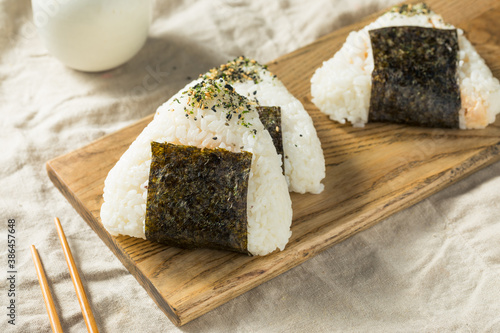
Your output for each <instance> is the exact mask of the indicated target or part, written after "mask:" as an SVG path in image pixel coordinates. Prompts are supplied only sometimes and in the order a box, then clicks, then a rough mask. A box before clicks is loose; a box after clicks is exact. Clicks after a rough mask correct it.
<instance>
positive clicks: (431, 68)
mask: <svg viewBox="0 0 500 333" xmlns="http://www.w3.org/2000/svg"><path fill="white" fill-rule="evenodd" d="M369 34H370V39H371V43H372V48H373V59H374V62H375V67H374V70H373V73H372V89H371V98H370V110H369V121H380V122H394V123H403V124H409V125H419V126H427V127H445V128H446V127H448V128H458V125H459V122H458V111H459V110H460V107H461V100H460V89H459V86H458V82H457V79H458V78H457V66H458V38H457V32H456V30H445V29H434V28H423V27H414V26H402V27H389V28H381V29H376V30H371V31H369Z"/></svg>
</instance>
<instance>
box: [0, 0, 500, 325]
mask: <svg viewBox="0 0 500 333" xmlns="http://www.w3.org/2000/svg"><path fill="white" fill-rule="evenodd" d="M395 2H396V1H392V0H371V1H370V0H357V1H347V0H338V1H326V0H317V1H314V2H312V1H309V2H306V1H286V0H280V1H263V0H254V1H244V0H225V1H222V0H219V1H206V0H199V1H194V0H169V1H157V2H156V3H155V5H154V16H153V22H152V26H151V30H150V34H149V39H148V41H147V42H146V44H145V46H144V47H143V48H142V50H141V51H140V52H139V53H138V54H137V56H135V57H134V58H133V59H132V60H130V61H129V62H128V63H127V64H125V65H123V66H121V67H118V68H116V69H114V70H110V71H106V72H103V73H95V74H89V73H82V72H77V71H74V70H71V69H68V68H66V67H64V65H62V64H61V63H60V62H59V61H58V60H57V59H55V58H54V57H52V56H51V55H50V54H48V52H47V51H46V50H45V48H44V46H43V45H42V43H41V40H40V39H39V37H38V35H37V34H36V31H35V29H34V25H33V23H32V21H31V20H32V18H31V8H30V2H29V1H27V0H0V148H1V149H0V151H1V153H0V172H1V174H0V211H1V212H2V214H1V216H2V222H1V228H0V230H1V236H0V244H2V246H1V248H2V250H1V253H2V255H1V258H2V259H1V260H0V267H1V271H2V274H0V276H1V279H0V287H1V294H0V307H1V308H2V309H4V310H2V311H0V314H1V316H0V331H2V332H49V331H50V324H49V319H48V316H47V312H46V309H45V306H44V303H43V299H42V294H41V290H40V287H39V285H38V281H37V278H36V273H35V269H34V266H33V262H32V259H31V255H30V251H29V246H30V245H31V244H35V245H36V246H37V248H38V250H39V252H40V256H41V259H42V262H43V265H44V267H45V270H46V273H47V277H48V280H49V283H50V286H51V289H52V293H53V296H54V300H55V303H56V308H57V311H58V313H59V316H60V319H61V323H62V326H63V329H64V330H65V332H84V331H85V323H84V321H83V318H82V315H81V312H80V308H79V305H78V301H77V298H76V295H75V291H74V289H73V285H72V283H71V279H70V275H69V272H68V269H67V266H66V263H65V261H64V257H63V253H62V249H61V246H60V244H59V241H58V238H57V234H56V229H55V227H54V223H53V217H54V216H59V217H60V219H61V222H62V224H63V227H64V230H65V233H66V236H67V238H68V242H69V244H70V246H71V248H72V251H73V255H74V258H75V261H76V263H77V266H78V267H79V270H80V272H81V273H82V280H83V284H84V286H85V288H86V290H87V294H88V297H89V299H90V303H91V304H92V307H93V310H94V315H95V317H96V320H97V324H98V326H99V328H100V330H101V332H160V331H163V332H360V331H369V332H388V331H391V332H417V331H418V332H457V331H458V332H498V331H500V315H499V314H500V300H499V293H500V246H499V244H500V222H499V220H500V210H499V206H500V205H499V202H500V191H499V190H498V189H499V188H500V176H499V175H500V163H495V164H493V165H491V166H490V167H488V168H485V169H483V170H481V171H479V172H477V173H475V174H473V175H471V176H469V177H467V178H466V179H464V180H462V181H460V182H458V183H456V184H454V185H452V186H450V187H449V188H447V189H445V190H443V191H441V192H439V193H437V194H435V195H433V196H431V197H430V198H428V199H426V200H423V201H422V202H420V203H418V204H416V205H414V206H413V207H411V208H408V209H406V210H404V211H402V212H400V213H398V214H395V215H393V216H391V217H390V218H387V219H385V220H384V221H382V222H381V223H379V224H377V225H376V226H374V227H372V228H370V229H368V230H366V231H363V232H361V233H359V234H357V235H355V236H353V237H351V238H349V239H347V240H345V241H343V242H341V243H339V244H337V245H335V246H333V247H331V248H329V249H328V250H326V251H324V252H323V253H321V254H319V255H317V256H316V257H314V258H312V259H310V260H308V261H306V262H305V263H303V264H301V265H300V266H298V267H296V268H294V269H291V270H290V271H288V272H286V273H284V274H282V275H280V276H278V277H276V278H275V279H273V280H271V281H269V282H267V283H264V284H262V285H260V286H258V287H257V288H255V289H253V290H251V291H249V292H247V293H245V294H243V295H241V296H239V297H237V298H235V299H233V300H231V301H229V302H227V303H226V304H223V305H222V306H220V307H218V308H216V309H215V310H213V311H211V312H209V313H207V314H205V315H203V316H202V317H200V318H198V319H196V320H194V321H192V322H190V323H188V324H186V325H185V326H183V327H181V328H176V327H175V326H174V325H173V324H172V323H171V322H170V320H169V319H168V318H167V317H166V315H165V314H164V313H163V312H162V311H161V310H160V309H159V308H158V307H157V306H156V304H155V303H154V302H153V300H152V299H151V298H150V297H149V296H148V294H147V293H146V291H145V290H144V289H143V288H142V287H141V286H140V285H139V283H138V282H137V281H136V279H135V278H134V277H133V276H132V275H131V274H130V273H129V272H128V271H127V270H126V269H125V267H124V266H123V265H122V264H121V263H120V261H119V260H118V259H117V258H116V257H115V256H114V255H113V254H112V253H111V251H110V250H109V249H108V248H107V247H106V246H105V245H104V243H103V242H102V241H101V240H100V239H99V237H98V236H97V235H96V234H95V233H94V232H93V231H92V230H91V228H90V227H89V226H88V225H87V223H86V222H85V221H84V220H83V219H82V218H81V217H80V216H79V215H78V213H77V212H76V211H75V210H74V209H73V208H72V206H71V205H70V204H69V203H68V201H67V200H66V199H65V198H64V197H63V195H62V194H61V193H60V192H59V191H58V190H57V189H56V188H55V187H54V186H53V184H52V183H51V182H50V180H49V178H48V176H47V173H46V170H45V162H46V161H48V160H50V159H52V158H55V157H57V156H59V155H61V154H64V153H68V152H71V151H73V150H75V149H77V148H79V147H82V146H84V145H86V144H88V143H90V142H92V141H93V140H95V139H98V138H100V137H102V136H104V135H106V134H110V133H113V132H115V131H117V130H119V129H121V128H123V127H125V126H127V125H129V124H131V123H133V122H134V121H136V120H138V119H141V118H143V117H145V116H147V115H149V114H151V113H153V112H154V111H155V110H156V108H157V107H158V106H159V105H160V104H162V103H163V102H164V101H166V100H167V99H168V98H169V97H170V96H171V95H172V94H174V93H175V92H177V91H178V90H179V89H180V88H181V87H183V86H184V85H185V84H186V83H187V82H188V81H190V80H192V79H194V78H196V77H197V76H198V75H199V74H200V73H203V72H205V71H206V70H208V69H209V68H211V67H213V66H217V65H219V64H221V63H223V62H225V61H227V60H229V59H232V58H234V57H236V56H239V55H241V54H245V55H247V56H249V57H251V58H255V59H257V60H259V61H260V62H262V63H265V62H268V61H271V60H273V59H274V58H276V57H278V56H281V55H284V54H286V53H288V52H291V51H293V50H295V49H297V48H299V47H301V46H304V45H306V44H308V43H310V42H312V41H314V40H315V39H317V38H318V37H320V36H322V35H324V34H326V33H328V32H331V31H333V30H335V29H337V28H339V27H341V26H344V25H347V24H351V23H354V22H356V21H357V20H359V19H361V18H362V17H363V16H365V15H368V14H370V13H372V12H375V11H377V10H380V9H382V8H385V7H387V6H389V5H391V4H393V3H395ZM9 218H15V220H16V240H17V247H16V251H17V252H16V260H17V264H16V265H17V267H16V268H17V270H18V275H17V277H18V278H17V282H16V283H17V286H16V288H17V299H16V300H17V303H16V305H17V320H16V325H15V327H14V326H12V325H9V324H8V323H7V319H8V318H7V317H6V315H5V314H6V308H5V307H6V306H7V301H8V298H7V293H6V287H7V284H6V274H7V273H6V271H7V268H6V261H7V259H6V258H7V256H6V253H7V251H6V248H7V247H6V244H7V227H6V224H7V219H9Z"/></svg>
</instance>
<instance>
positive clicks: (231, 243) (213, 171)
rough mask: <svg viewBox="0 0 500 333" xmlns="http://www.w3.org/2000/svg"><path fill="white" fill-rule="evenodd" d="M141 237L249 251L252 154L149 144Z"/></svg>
mask: <svg viewBox="0 0 500 333" xmlns="http://www.w3.org/2000/svg"><path fill="white" fill-rule="evenodd" d="M151 151H152V160H151V167H150V174H149V185H148V195H147V205H146V223H145V234H146V239H148V240H151V241H155V242H159V243H163V244H167V245H171V246H177V247H182V248H195V247H208V248H215V249H223V250H232V251H237V252H242V253H248V250H247V191H248V178H249V173H250V167H251V163H252V153H249V152H245V151H242V152H240V153H234V152H230V151H228V150H225V149H220V148H218V149H210V148H203V149H201V148H197V147H194V146H183V145H174V144H171V143H158V142H152V143H151Z"/></svg>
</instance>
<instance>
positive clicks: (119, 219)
mask: <svg viewBox="0 0 500 333" xmlns="http://www.w3.org/2000/svg"><path fill="white" fill-rule="evenodd" d="M199 81H200V80H197V81H194V82H192V83H190V84H189V85H188V86H186V89H187V88H188V87H189V86H194V85H195V84H196V83H197V82H199ZM222 85H224V84H222ZM186 89H183V90H181V91H180V92H179V93H177V94H176V95H174V96H173V97H172V98H171V99H170V100H168V101H167V102H166V103H164V104H163V105H162V106H160V107H159V108H158V110H157V111H156V114H155V117H154V120H153V121H152V122H151V123H150V124H149V125H148V126H147V127H146V128H145V129H144V130H143V132H142V133H141V134H140V135H139V137H138V138H137V139H136V140H135V141H134V142H133V143H132V144H131V146H130V147H129V149H128V150H127V151H126V152H125V153H124V154H123V156H122V157H121V158H120V160H119V161H118V162H117V164H116V165H115V166H114V167H113V169H112V170H111V171H110V172H109V174H108V177H107V178H106V181H105V187H104V195H103V197H104V203H103V205H102V207H101V220H102V222H103V225H104V226H105V227H106V229H107V230H108V231H109V232H110V233H111V234H112V235H119V234H122V235H129V236H134V237H141V238H145V234H144V220H145V213H146V199H147V190H146V186H147V183H148V177H149V167H150V163H151V147H150V144H151V141H157V142H170V143H174V144H182V145H193V146H197V147H200V148H202V147H208V148H225V149H227V150H229V151H233V152H239V151H241V150H244V151H249V152H251V153H252V154H253V156H252V166H251V172H250V176H249V180H248V195H247V226H248V230H247V231H248V251H249V252H250V253H252V254H253V255H265V254H268V253H270V252H273V251H274V250H276V249H277V248H279V249H280V250H283V249H284V247H285V245H286V244H287V242H288V239H289V237H290V235H291V231H290V225H291V221H292V208H291V200H290V195H289V193H288V187H287V183H286V180H285V177H284V176H283V174H282V170H281V157H280V156H279V155H278V154H277V153H276V149H275V148H274V145H273V143H272V139H271V136H270V135H269V133H268V132H267V131H266V130H264V128H263V125H262V123H261V122H260V120H259V118H258V113H257V111H256V110H255V107H253V106H252V108H251V110H250V112H249V113H248V114H245V120H246V121H247V122H249V123H251V124H252V126H251V128H247V127H244V126H241V125H238V124H237V120H238V119H237V117H233V118H232V119H231V120H230V121H228V120H226V118H225V115H224V112H223V111H224V110H223V109H222V107H216V110H217V112H213V111H212V110H211V109H208V110H207V109H200V108H195V109H194V113H193V114H191V115H190V116H189V117H186V112H185V110H184V106H186V105H187V97H186V96H187V95H185V94H182V91H185V90H186ZM178 101H179V102H178ZM214 103H215V101H214V102H212V104H209V106H211V105H213V104H214ZM202 115H203V118H202ZM195 117H196V118H197V120H196V121H195V120H194V118H195ZM226 123H228V124H229V126H227V125H226ZM253 129H255V130H257V132H256V134H255V135H254V134H253V133H252V130H253ZM214 137H217V139H216V140H214V139H213V138H214ZM240 147H243V148H242V149H241V150H240Z"/></svg>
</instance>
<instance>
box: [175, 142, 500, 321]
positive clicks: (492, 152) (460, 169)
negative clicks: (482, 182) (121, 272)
mask: <svg viewBox="0 0 500 333" xmlns="http://www.w3.org/2000/svg"><path fill="white" fill-rule="evenodd" d="M499 160H500V142H498V143H496V144H494V145H492V146H488V147H486V148H484V149H482V150H480V151H479V152H478V153H477V154H474V155H473V156H471V157H469V158H468V159H466V160H464V161H463V163H461V164H460V165H458V166H455V167H452V168H449V169H447V170H444V171H442V172H441V173H439V174H437V175H435V176H434V177H431V178H430V181H429V182H428V183H426V184H425V185H424V186H422V187H418V188H415V189H414V190H412V191H410V192H408V191H407V192H405V193H402V194H401V195H400V196H398V197H395V198H393V200H391V202H390V203H387V204H386V205H384V206H383V207H381V208H380V209H378V210H375V211H374V212H372V213H371V214H369V215H367V214H365V215H361V216H357V217H356V218H355V219H353V220H352V222H351V223H352V224H351V225H352V227H353V229H350V231H349V232H341V233H335V234H333V235H330V237H329V239H334V240H333V241H331V242H328V241H327V242H323V244H318V245H316V246H315V247H313V248H312V249H311V248H310V249H308V251H307V253H301V252H300V251H298V252H297V256H296V257H297V259H296V260H294V261H293V262H292V264H291V265H283V266H282V267H280V268H279V269H276V270H273V271H272V272H270V273H269V274H268V275H264V276H263V278H261V279H260V280H258V281H257V280H255V281H254V282H253V283H249V284H248V286H247V287H246V288H242V289H240V290H238V291H236V292H234V291H233V292H232V293H231V297H229V298H223V299H224V300H225V301H229V300H232V299H234V298H236V297H238V296H240V295H242V294H243V293H245V292H247V291H249V290H251V289H253V288H255V287H257V286H259V285H261V284H262V283H265V282H267V281H270V280H271V279H273V278H275V277H277V276H279V275H281V274H282V273H284V272H286V271H288V270H290V269H292V268H294V267H296V266H298V265H300V264H302V263H303V262H305V261H306V260H308V259H310V258H312V257H314V256H316V255H318V254H319V253H321V252H323V251H325V250H327V249H328V248H330V247H332V246H334V245H336V244H338V243H340V242H342V241H344V240H345V239H347V238H349V237H351V236H353V235H355V234H357V233H359V232H361V231H364V230H366V229H369V228H371V227H372V226H374V225H376V224H378V223H379V222H381V221H383V220H385V219H386V218H388V217H389V216H391V215H393V214H395V213H397V212H400V211H403V210H404V209H407V208H409V207H411V206H413V205H415V204H417V203H419V202H421V201H422V200H424V199H426V198H428V197H430V196H431V195H433V194H435V193H437V192H440V191H441V190H443V189H445V188H446V187H448V186H450V185H453V184H455V183H457V182H458V181H460V180H462V179H464V178H466V177H468V176H470V175H472V174H473V173H475V172H477V171H479V170H481V169H483V168H485V167H487V166H489V165H491V164H493V163H494V162H497V161H499ZM433 183H434V184H433ZM401 203H402V204H401ZM367 221H368V222H367ZM225 301H222V302H219V303H215V304H212V306H211V307H206V306H204V304H203V303H201V304H200V305H199V306H200V307H203V306H204V309H202V310H199V311H194V312H195V313H196V315H188V316H185V317H183V316H182V314H181V325H184V324H186V323H188V322H190V321H192V320H194V319H196V318H198V317H200V316H201V315H203V314H205V313H207V312H209V311H211V310H212V309H215V308H216V307H217V306H219V305H221V304H223V303H225Z"/></svg>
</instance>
